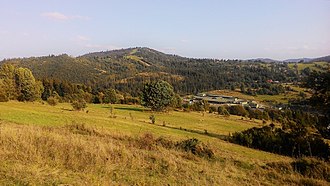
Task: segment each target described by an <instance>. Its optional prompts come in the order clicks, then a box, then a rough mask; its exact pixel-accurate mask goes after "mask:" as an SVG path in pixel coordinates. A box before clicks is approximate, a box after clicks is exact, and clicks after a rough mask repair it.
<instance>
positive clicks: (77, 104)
mask: <svg viewBox="0 0 330 186" xmlns="http://www.w3.org/2000/svg"><path fill="white" fill-rule="evenodd" d="M71 105H72V107H73V109H74V110H78V111H80V110H84V109H85V108H86V107H87V104H86V101H85V100H78V101H73V102H72V103H71Z"/></svg>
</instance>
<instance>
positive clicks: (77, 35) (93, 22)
mask: <svg viewBox="0 0 330 186" xmlns="http://www.w3.org/2000/svg"><path fill="white" fill-rule="evenodd" d="M129 47H149V48H153V49H156V50H159V51H162V52H165V53H169V54H177V55H181V56H185V57H197V58H217V59H252V58H272V59H277V60H283V59H289V58H301V57H320V56H326V55H330V0H88V1H87V0H0V60H1V59H3V58H14V57H30V56H44V55H50V54H55V55H58V54H64V53H66V54H68V55H71V56H79V55H83V54H86V53H89V52H96V51H106V50H113V49H121V48H129Z"/></svg>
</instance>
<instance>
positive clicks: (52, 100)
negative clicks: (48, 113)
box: [47, 96, 58, 106]
mask: <svg viewBox="0 0 330 186" xmlns="http://www.w3.org/2000/svg"><path fill="white" fill-rule="evenodd" d="M47 103H48V104H49V105H51V106H55V105H57V104H58V99H56V98H55V97H52V96H51V97H49V98H48V99H47Z"/></svg>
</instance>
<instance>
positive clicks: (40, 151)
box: [0, 121, 326, 185]
mask: <svg viewBox="0 0 330 186" xmlns="http://www.w3.org/2000/svg"><path fill="white" fill-rule="evenodd" d="M0 122H1V124H0V131H1V132H0V185H59V184H69V185H168V184H169V185H301V184H302V183H312V184H319V185H326V182H323V181H321V180H315V179H308V178H303V177H302V176H300V175H298V174H297V173H289V174H287V173H282V172H279V171H278V170H276V169H273V168H270V167H264V166H265V163H266V162H267V161H263V160H259V159H258V158H256V157H251V158H246V157H245V156H244V149H246V150H248V149H247V148H241V149H240V150H243V152H241V153H242V154H237V153H235V152H234V153H231V152H229V151H228V150H223V149H222V145H226V143H214V144H208V145H209V147H210V148H211V149H213V151H214V153H215V157H214V158H212V159H208V158H204V157H199V156H196V155H194V154H192V153H190V152H185V151H183V150H180V149H177V148H167V147H166V146H164V145H157V144H156V143H155V139H156V137H154V138H153V137H152V138H151V139H150V138H145V137H144V136H143V135H133V136H127V135H125V134H120V133H113V131H111V130H108V129H104V128H95V127H90V126H84V125H77V124H73V125H67V126H58V127H55V126H35V125H20V124H13V123H8V122H4V121H0ZM151 136H152V135H151ZM168 140H169V139H168ZM169 141H171V140H169ZM221 144H222V145H221ZM237 147H238V146H237ZM274 157H275V156H274ZM278 157H279V159H274V160H272V161H269V162H273V161H279V160H281V161H283V162H287V163H289V162H290V161H291V159H290V158H280V156H278Z"/></svg>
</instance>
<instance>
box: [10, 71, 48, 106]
mask: <svg viewBox="0 0 330 186" xmlns="http://www.w3.org/2000/svg"><path fill="white" fill-rule="evenodd" d="M15 84H16V91H17V93H18V97H17V99H18V100H19V101H34V100H36V99H38V98H41V93H42V92H43V86H42V84H41V82H37V81H36V80H35V78H34V76H33V74H32V72H31V71H30V70H29V69H27V68H21V67H20V68H17V69H15Z"/></svg>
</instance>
